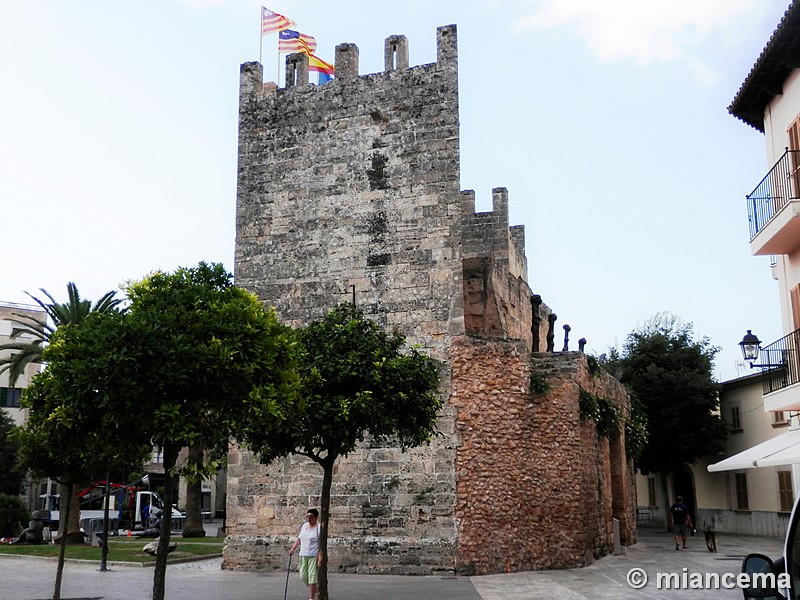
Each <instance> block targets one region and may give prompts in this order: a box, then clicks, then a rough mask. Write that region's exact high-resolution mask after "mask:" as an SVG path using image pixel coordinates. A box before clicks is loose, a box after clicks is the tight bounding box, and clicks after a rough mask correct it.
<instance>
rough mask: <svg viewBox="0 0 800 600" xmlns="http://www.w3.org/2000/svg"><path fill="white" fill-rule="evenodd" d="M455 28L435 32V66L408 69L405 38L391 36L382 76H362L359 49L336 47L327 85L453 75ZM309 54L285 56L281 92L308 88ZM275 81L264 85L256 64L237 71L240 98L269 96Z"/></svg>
mask: <svg viewBox="0 0 800 600" xmlns="http://www.w3.org/2000/svg"><path fill="white" fill-rule="evenodd" d="M457 38H458V36H457V32H456V26H455V25H445V26H443V27H439V28H438V29H437V30H436V57H437V60H436V62H435V63H428V64H425V65H419V66H416V67H409V62H408V39H407V38H406V36H404V35H390V36H389V37H387V38H386V40H385V41H384V48H383V53H384V70H383V72H382V73H371V74H366V75H361V74H360V72H359V48H358V46H357V45H356V44H352V43H342V44H338V45H337V46H336V50H335V59H334V68H335V71H336V77H335V79H333V80H332V81H331V82H329V83H328V84H326V85H329V84H336V85H346V83H347V82H350V81H352V80H355V79H359V78H362V77H367V78H368V77H375V76H377V75H381V74H384V75H385V74H395V75H396V74H398V73H400V74H402V73H403V72H405V71H409V70H414V69H422V70H431V69H434V70H439V71H443V70H444V71H452V74H453V75H456V72H457V69H458V45H457ZM308 60H309V59H308V55H307V54H304V53H302V52H297V53H294V54H289V55H287V56H286V72H285V79H284V88H283V89H284V90H290V89H292V88H305V87H307V86H308V85H309V69H308ZM278 89H279V88H278V86H277V85H276V84H275V83H274V82H266V83H264V69H263V66H262V65H261V63H259V62H248V63H244V64H242V66H241V69H240V98H241V97H247V98H251V99H252V98H253V97H269V96H274V95H276V94H277V92H278Z"/></svg>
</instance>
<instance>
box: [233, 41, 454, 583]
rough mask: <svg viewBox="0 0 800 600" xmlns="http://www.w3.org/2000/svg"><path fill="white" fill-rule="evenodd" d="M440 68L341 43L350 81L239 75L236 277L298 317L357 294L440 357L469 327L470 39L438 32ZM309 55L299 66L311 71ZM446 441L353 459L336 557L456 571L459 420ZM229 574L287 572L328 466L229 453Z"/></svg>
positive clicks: (342, 496)
mask: <svg viewBox="0 0 800 600" xmlns="http://www.w3.org/2000/svg"><path fill="white" fill-rule="evenodd" d="M437 47H438V54H437V57H438V60H437V62H436V63H433V64H429V65H422V66H418V67H413V68H408V60H407V52H408V47H407V43H406V42H404V38H403V39H400V37H398V36H392V38H389V39H388V40H387V43H386V47H385V50H386V56H387V61H386V62H387V65H386V71H384V72H383V73H375V74H370V75H363V76H362V75H359V73H358V52H359V51H358V48H357V47H356V46H355V45H353V44H342V45H340V46H339V47H337V52H336V73H337V77H336V79H335V80H333V81H331V82H330V83H327V84H325V85H322V86H309V85H306V81H305V80H304V79H305V78H307V71H306V70H305V69H304V68H303V60H307V59H304V57H302V56H300V57H298V56H291V57H290V60H291V61H294V62H293V63H292V64H293V65H294V67H293V69H292V70H291V74H290V77H291V81H290V82H288V87H286V88H285V89H277V88H276V87H275V86H274V85H266V86H264V85H262V84H261V78H262V70H261V65H259V64H257V63H248V64H245V65H243V66H242V72H241V100H240V102H241V104H240V125H239V127H240V132H239V184H238V200H237V237H236V255H235V256H236V265H235V278H236V282H237V284H238V285H240V286H243V287H245V288H247V289H249V290H251V291H253V292H255V293H256V294H257V295H258V296H259V298H261V299H262V300H263V301H265V302H266V303H267V304H270V305H273V306H275V308H276V312H277V314H278V317H279V318H280V319H281V320H282V321H284V322H287V323H289V324H291V325H295V326H298V325H304V324H307V323H308V322H309V321H311V320H313V319H317V318H320V317H322V316H323V315H324V314H325V313H326V312H327V311H328V310H330V308H332V307H333V306H334V305H335V304H337V303H338V302H342V301H350V300H352V299H354V300H355V302H356V304H358V306H359V307H360V308H361V309H362V310H363V311H364V312H365V314H367V315H368V316H369V317H370V318H372V319H374V320H376V321H377V322H378V323H380V324H382V325H383V326H385V327H396V328H397V329H398V330H399V331H400V332H401V333H402V334H404V335H405V336H406V337H407V339H408V341H409V342H410V343H412V344H420V345H421V346H422V347H423V348H424V349H425V350H426V352H427V353H429V354H430V355H432V356H433V357H435V358H437V359H439V360H440V361H441V363H442V384H441V388H440V393H441V395H442V396H443V397H444V398H447V397H448V396H449V394H450V383H449V382H450V374H449V360H448V356H449V345H450V340H451V339H452V337H453V336H459V335H462V334H463V331H464V325H463V307H462V301H463V295H462V287H463V286H462V266H461V229H462V212H461V196H460V191H459V159H458V146H459V137H458V136H459V129H458V82H457V60H456V30H455V27H454V26H449V27H441V28H439V30H438V31H437ZM298 60H299V62H297V61H298ZM438 428H439V430H440V432H441V435H440V436H438V437H437V438H436V439H435V440H434V442H433V443H432V444H431V446H426V447H422V448H418V449H414V450H411V451H407V452H405V453H402V452H401V451H400V449H399V448H392V447H382V446H373V445H371V444H370V443H366V444H364V445H363V446H362V447H361V448H359V449H358V451H356V452H355V453H354V454H352V455H351V456H349V457H346V458H342V459H340V460H339V461H338V463H337V466H336V472H335V474H334V481H333V490H332V497H331V528H330V530H329V532H328V533H329V544H331V561H332V564H334V565H337V566H338V567H339V568H341V569H345V570H353V571H358V572H403V573H409V572H419V573H430V572H432V571H436V570H439V569H445V570H448V571H450V572H452V570H453V566H454V552H455V550H454V548H455V537H456V532H455V520H454V514H453V511H454V505H455V472H454V468H453V461H454V448H455V446H456V445H457V439H456V437H455V433H454V427H453V411H452V409H451V408H450V407H449V406H445V407H444V408H443V410H442V411H441V412H440V415H439V423H438ZM228 481H229V486H228V487H229V494H228V511H227V519H228V531H229V536H228V538H227V545H226V548H225V557H224V565H225V567H226V568H233V569H237V568H248V569H250V568H275V567H277V568H282V566H281V565H283V563H284V560H285V552H286V548H287V547H288V544H290V543H291V540H292V539H293V537H294V536H295V535H296V533H297V529H298V527H299V525H300V523H302V521H303V517H304V515H305V511H306V508H307V507H309V506H314V505H318V503H319V498H318V493H319V490H320V489H321V473H320V470H319V468H318V467H317V466H316V465H315V464H314V463H312V462H310V461H308V460H304V459H300V458H291V459H286V460H284V461H276V462H275V463H273V464H272V465H270V466H269V467H264V466H261V465H256V464H253V462H252V456H250V455H249V454H248V453H247V452H243V451H240V450H239V449H235V450H234V451H232V452H231V454H230V463H229V479H228Z"/></svg>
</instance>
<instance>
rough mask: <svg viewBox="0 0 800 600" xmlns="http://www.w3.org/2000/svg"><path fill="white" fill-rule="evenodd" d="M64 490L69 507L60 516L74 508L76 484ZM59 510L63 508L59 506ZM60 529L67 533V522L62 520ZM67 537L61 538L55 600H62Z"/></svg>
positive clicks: (54, 591) (54, 592) (59, 525)
mask: <svg viewBox="0 0 800 600" xmlns="http://www.w3.org/2000/svg"><path fill="white" fill-rule="evenodd" d="M64 488H66V490H65V491H66V494H64V495H63V496H62V497H64V498H66V499H67V505H66V506H64V507H63V508H64V512H63V513H61V512H60V511H59V516H60V515H61V514H63V515H65V516H66V515H67V514H69V511H70V509H71V508H72V493H73V491H74V490H75V484H72V483H70V484H69V485H67V486H62V489H64ZM59 508H61V507H60V506H59ZM58 527H59V529H61V530H63V531H66V521H64V519H61V522H60V523H59V524H58ZM67 537H68V536H67V535H62V536H61V544H60V546H59V548H58V566H57V567H56V584H55V588H54V589H53V600H61V579H62V578H63V576H64V556H65V554H66V552H67Z"/></svg>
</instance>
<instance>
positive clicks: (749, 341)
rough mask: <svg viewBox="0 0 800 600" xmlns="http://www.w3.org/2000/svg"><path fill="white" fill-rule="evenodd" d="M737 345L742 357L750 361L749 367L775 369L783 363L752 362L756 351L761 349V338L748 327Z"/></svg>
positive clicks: (755, 357) (782, 365) (754, 359)
mask: <svg viewBox="0 0 800 600" xmlns="http://www.w3.org/2000/svg"><path fill="white" fill-rule="evenodd" d="M739 347H740V348H741V349H742V356H743V357H744V359H745V360H746V361H747V362H749V363H750V368H751V369H753V368H755V367H758V368H759V369H777V368H783V367H785V366H786V365H785V364H777V365H771V364H769V363H759V364H757V365H755V364H753V363H754V362H756V360H758V353H759V352H760V351H761V340H759V339H758V336H756V335H755V334H754V333H753V332H752V331H750V330H749V329H748V330H747V333H745V334H744V337H743V338H742V341H741V342H739Z"/></svg>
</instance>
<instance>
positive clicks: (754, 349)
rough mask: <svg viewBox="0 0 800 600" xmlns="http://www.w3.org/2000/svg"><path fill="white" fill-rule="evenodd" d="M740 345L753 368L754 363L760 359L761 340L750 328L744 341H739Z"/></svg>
mask: <svg viewBox="0 0 800 600" xmlns="http://www.w3.org/2000/svg"><path fill="white" fill-rule="evenodd" d="M739 347H740V348H741V349H742V356H743V357H744V359H745V360H746V361H747V362H749V363H750V368H751V369H752V368H753V363H754V362H756V360H758V353H759V351H760V350H761V340H759V339H758V336H755V335H753V332H752V331H750V330H749V329H748V330H747V333H745V334H744V337H743V338H742V341H741V342H739Z"/></svg>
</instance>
